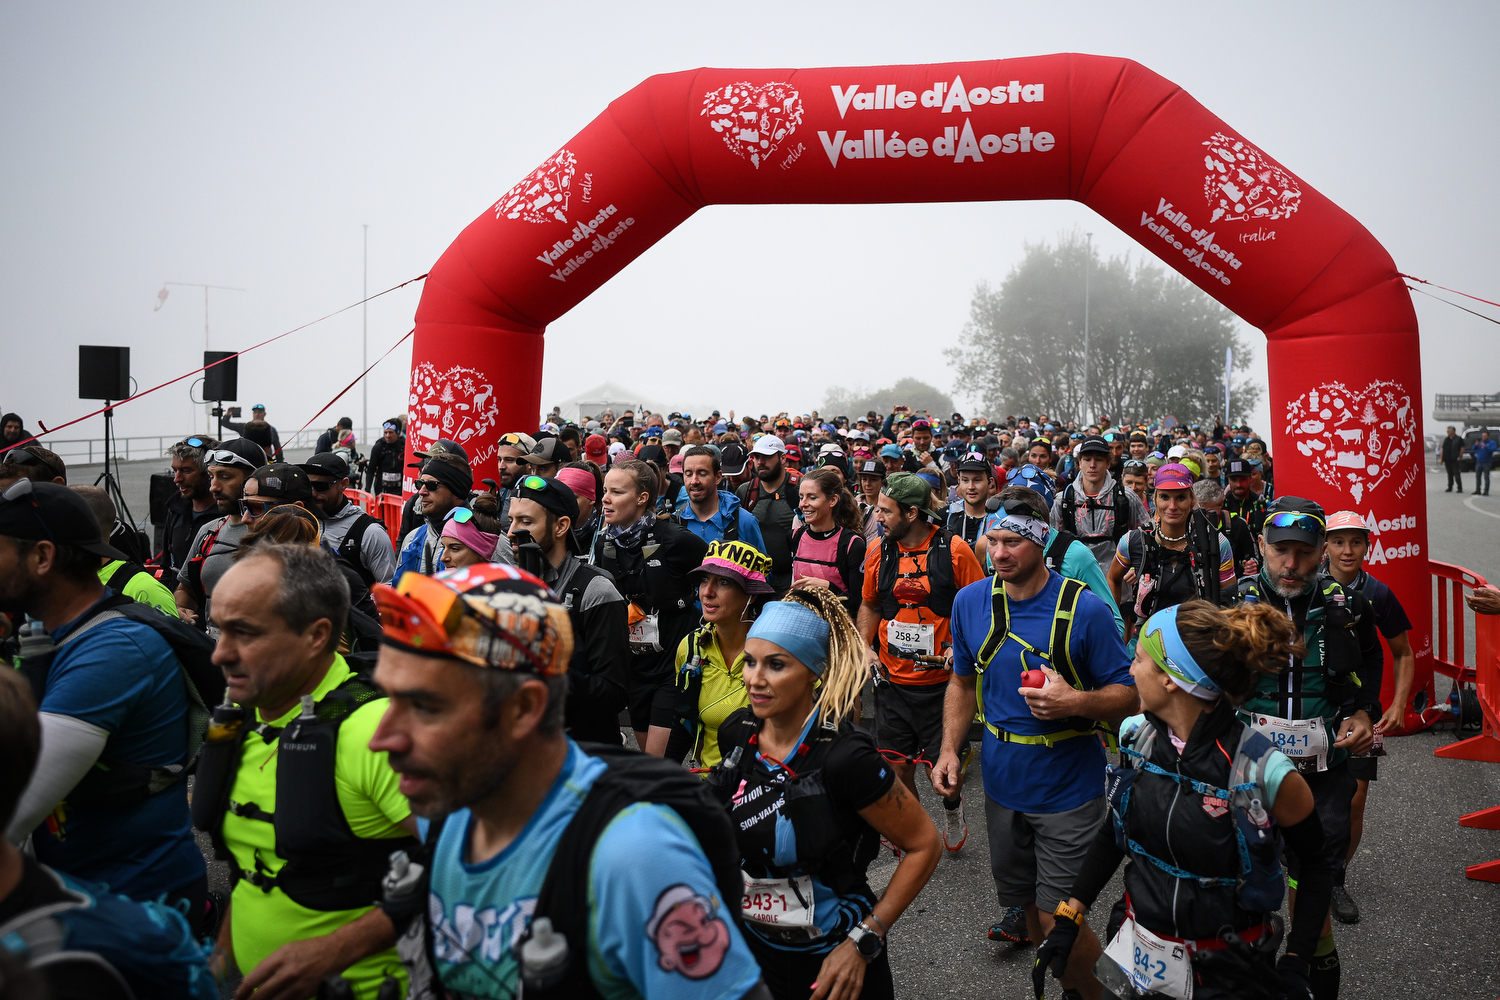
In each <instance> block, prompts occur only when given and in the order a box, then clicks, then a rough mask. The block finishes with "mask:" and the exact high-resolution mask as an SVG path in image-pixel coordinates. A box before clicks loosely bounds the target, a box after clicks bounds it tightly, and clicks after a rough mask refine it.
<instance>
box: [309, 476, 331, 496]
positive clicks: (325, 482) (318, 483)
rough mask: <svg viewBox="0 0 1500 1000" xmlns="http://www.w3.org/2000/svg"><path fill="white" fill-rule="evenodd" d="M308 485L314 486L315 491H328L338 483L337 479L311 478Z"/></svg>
mask: <svg viewBox="0 0 1500 1000" xmlns="http://www.w3.org/2000/svg"><path fill="white" fill-rule="evenodd" d="M307 485H309V486H311V487H312V491H313V492H314V493H327V492H328V491H329V490H331V489H333V488H334V487H335V486H337V485H338V480H336V479H309V480H308V481H307Z"/></svg>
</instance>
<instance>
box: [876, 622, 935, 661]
mask: <svg viewBox="0 0 1500 1000" xmlns="http://www.w3.org/2000/svg"><path fill="white" fill-rule="evenodd" d="M885 644H886V645H887V646H889V647H890V649H891V652H892V653H894V654H896V655H897V656H900V657H903V658H908V659H909V658H911V657H913V656H933V655H935V652H936V649H937V626H936V625H935V624H933V623H931V622H927V623H922V622H886V623H885Z"/></svg>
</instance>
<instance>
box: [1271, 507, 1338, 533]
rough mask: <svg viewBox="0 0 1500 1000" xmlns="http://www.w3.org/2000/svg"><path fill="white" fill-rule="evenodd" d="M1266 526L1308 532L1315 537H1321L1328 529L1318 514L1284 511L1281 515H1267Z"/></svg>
mask: <svg viewBox="0 0 1500 1000" xmlns="http://www.w3.org/2000/svg"><path fill="white" fill-rule="evenodd" d="M1265 526H1266V527H1267V528H1292V529H1294V530H1297V531H1306V532H1310V533H1311V534H1314V535H1321V534H1323V531H1324V529H1325V528H1326V527H1327V522H1325V521H1324V520H1323V519H1322V518H1321V517H1318V516H1317V515H1316V514H1305V513H1299V512H1297V511H1291V510H1284V511H1281V512H1280V513H1276V514H1268V515H1266V523H1265Z"/></svg>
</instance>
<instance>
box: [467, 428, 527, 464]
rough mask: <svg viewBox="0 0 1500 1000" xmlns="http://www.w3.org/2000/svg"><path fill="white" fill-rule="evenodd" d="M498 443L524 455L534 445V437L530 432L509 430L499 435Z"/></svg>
mask: <svg viewBox="0 0 1500 1000" xmlns="http://www.w3.org/2000/svg"><path fill="white" fill-rule="evenodd" d="M499 445H500V446H501V447H509V448H515V449H518V450H519V451H520V452H521V454H523V455H525V454H527V453H528V452H530V451H531V449H533V448H535V447H536V438H534V437H532V436H531V435H530V434H523V433H521V432H520V431H509V432H507V433H505V434H501V435H500V442H499ZM465 461H467V459H465Z"/></svg>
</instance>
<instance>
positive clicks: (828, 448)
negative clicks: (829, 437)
mask: <svg viewBox="0 0 1500 1000" xmlns="http://www.w3.org/2000/svg"><path fill="white" fill-rule="evenodd" d="M824 455H837V456H839V457H840V458H842V457H843V455H844V449H842V448H840V447H839V446H838V445H836V444H833V443H831V442H830V443H829V444H825V445H824V446H823V447H821V448H819V449H818V457H819V458H822V457H823V456H824Z"/></svg>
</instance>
